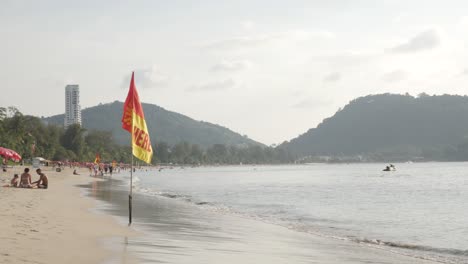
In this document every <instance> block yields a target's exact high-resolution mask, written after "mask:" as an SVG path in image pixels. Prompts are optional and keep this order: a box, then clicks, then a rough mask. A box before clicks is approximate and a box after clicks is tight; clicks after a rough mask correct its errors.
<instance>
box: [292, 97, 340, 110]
mask: <svg viewBox="0 0 468 264" xmlns="http://www.w3.org/2000/svg"><path fill="white" fill-rule="evenodd" d="M332 104H333V101H332V100H330V99H325V98H320V97H309V98H305V99H302V100H301V101H299V102H297V103H296V104H294V105H292V107H293V108H309V109H315V108H321V107H326V106H329V105H332Z"/></svg>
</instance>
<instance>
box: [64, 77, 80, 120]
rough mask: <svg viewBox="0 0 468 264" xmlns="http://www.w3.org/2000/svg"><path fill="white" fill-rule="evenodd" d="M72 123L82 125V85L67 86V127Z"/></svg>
mask: <svg viewBox="0 0 468 264" xmlns="http://www.w3.org/2000/svg"><path fill="white" fill-rule="evenodd" d="M71 124H80V125H81V107H80V86H79V85H78V84H69V85H67V86H66V87H65V128H67V127H68V126H69V125H71Z"/></svg>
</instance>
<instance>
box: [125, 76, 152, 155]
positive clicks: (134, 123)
mask: <svg viewBox="0 0 468 264" xmlns="http://www.w3.org/2000/svg"><path fill="white" fill-rule="evenodd" d="M122 128H123V129H125V130H127V131H128V132H130V134H132V153H133V155H134V156H135V157H137V158H138V159H140V160H142V161H144V162H146V163H151V158H152V157H153V148H152V147H151V141H150V137H149V133H148V128H147V127H146V121H145V114H144V113H143V108H142V107H141V103H140V97H139V96H138V92H137V90H136V87H135V80H134V73H133V72H132V80H131V81H130V90H129V91H128V95H127V99H126V100H125V104H124V111H123V116H122Z"/></svg>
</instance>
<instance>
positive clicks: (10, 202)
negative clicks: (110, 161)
mask: <svg viewBox="0 0 468 264" xmlns="http://www.w3.org/2000/svg"><path fill="white" fill-rule="evenodd" d="M22 171H23V167H15V168H13V169H9V170H8V172H6V173H5V172H1V173H0V184H1V185H2V186H3V185H4V184H7V183H9V180H10V179H11V178H12V176H13V174H14V173H18V174H20V173H21V172H22ZM43 172H44V173H45V174H46V175H47V176H48V178H49V189H47V190H41V189H22V188H5V187H0V208H1V210H0V219H1V225H0V263H44V264H45V263H47V264H55V263H57V264H59V263H60V264H62V263H69V264H72V263H77V264H78V263H137V261H136V259H135V258H134V257H132V255H131V254H128V253H127V251H125V244H124V241H125V239H126V238H127V237H131V236H135V235H136V234H137V233H136V232H135V231H133V230H132V229H129V228H128V227H126V226H123V225H119V224H118V223H117V221H116V219H115V218H113V217H111V216H109V215H105V214H96V213H95V212H94V213H93V212H92V210H91V208H93V207H94V206H95V205H96V201H95V200H94V199H90V198H89V197H86V196H83V195H82V189H81V188H79V187H78V186H77V185H78V184H85V183H89V182H93V183H96V182H98V181H102V180H101V179H95V178H91V177H89V176H88V172H87V170H85V169H82V170H79V173H80V174H81V175H73V174H72V172H73V170H72V169H69V168H66V169H64V170H63V171H62V172H55V171H53V170H52V168H48V167H43ZM30 173H31V175H32V178H33V181H34V180H36V179H38V175H37V174H36V172H35V171H34V170H33V169H32V168H31V172H30Z"/></svg>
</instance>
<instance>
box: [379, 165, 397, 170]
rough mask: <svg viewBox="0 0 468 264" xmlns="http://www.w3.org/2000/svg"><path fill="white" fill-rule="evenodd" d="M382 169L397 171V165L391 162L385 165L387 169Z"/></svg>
mask: <svg viewBox="0 0 468 264" xmlns="http://www.w3.org/2000/svg"><path fill="white" fill-rule="evenodd" d="M382 171H396V168H395V165H393V164H390V165H388V166H387V167H385V169H383V170H382Z"/></svg>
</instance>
